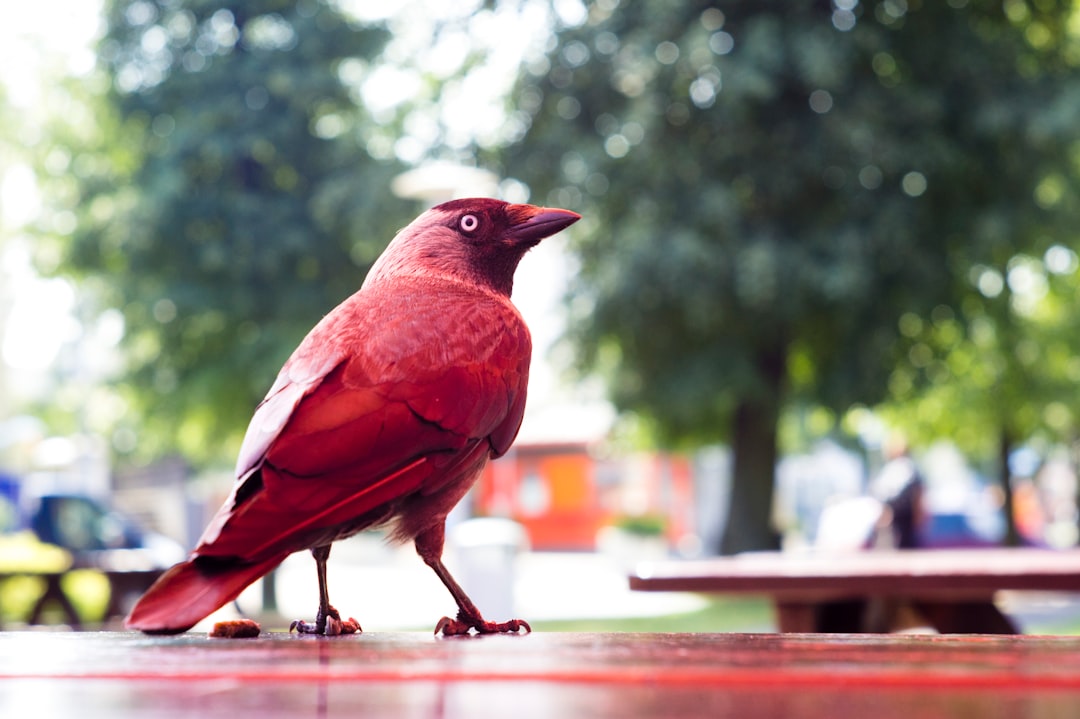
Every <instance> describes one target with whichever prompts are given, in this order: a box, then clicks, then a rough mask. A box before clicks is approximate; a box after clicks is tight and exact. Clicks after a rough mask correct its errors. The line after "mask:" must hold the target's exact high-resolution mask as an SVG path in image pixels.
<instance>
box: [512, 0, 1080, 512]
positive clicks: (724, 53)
mask: <svg viewBox="0 0 1080 719" xmlns="http://www.w3.org/2000/svg"><path fill="white" fill-rule="evenodd" d="M849 6H850V7H849ZM1070 13H1071V3H1055V2H1045V3H1043V2H1041V3H1036V4H1034V5H1028V4H1026V3H1023V2H1013V1H1010V2H1006V3H1004V4H1002V3H1000V2H998V1H997V0H993V1H991V0H985V1H983V0H971V1H970V2H968V1H964V0H956V1H954V2H948V3H946V2H920V1H918V0H909V1H908V2H897V1H896V0H883V1H881V2H873V1H871V2H861V3H850V4H849V3H835V4H834V3H828V2H821V1H820V0H800V1H797V2H789V1H786V2H754V3H739V2H721V3H714V4H709V3H702V2H691V1H689V0H684V1H682V2H677V3H671V2H665V3H659V2H641V3H622V4H620V3H618V2H612V1H608V2H603V3H597V4H595V5H593V6H592V7H591V8H590V13H589V17H588V20H587V21H586V22H585V23H584V24H583V25H581V26H580V27H572V28H566V29H564V30H563V31H562V32H560V33H559V37H558V43H557V44H556V45H555V46H554V48H553V50H552V51H551V52H550V53H549V55H548V56H547V57H546V58H544V59H542V60H538V61H537V62H536V63H534V65H533V67H532V68H531V69H532V73H531V74H530V75H529V76H527V77H526V78H525V79H524V80H523V81H522V82H521V84H520V87H519V90H518V94H517V102H518V105H519V106H520V107H521V108H522V109H523V110H525V111H527V112H528V113H530V114H531V116H532V123H531V127H530V128H529V130H528V132H527V134H526V135H525V137H524V139H523V141H522V142H521V143H520V145H518V146H517V147H516V149H514V150H512V151H511V152H510V153H509V154H508V156H507V160H506V166H507V171H508V172H509V173H510V174H514V175H517V176H519V177H521V178H522V179H523V180H525V181H526V182H528V183H529V184H530V186H531V187H533V189H534V190H535V191H536V192H537V193H538V194H539V195H540V199H541V200H543V201H546V202H549V203H551V204H557V205H565V206H571V207H575V208H577V209H580V210H581V212H582V214H584V215H585V217H586V218H587V219H586V221H583V222H582V223H581V224H582V227H581V230H580V231H579V232H578V233H577V235H576V237H577V238H578V245H577V246H576V247H575V249H576V251H577V254H578V256H579V257H580V261H581V274H580V277H579V281H578V284H577V286H575V287H574V288H573V290H572V294H573V298H572V303H571V304H572V307H573V309H574V316H573V318H572V320H573V327H572V332H573V336H574V339H575V340H576V343H577V345H578V347H579V348H580V355H579V360H580V364H581V365H582V366H583V367H587V368H597V369H599V370H600V371H602V372H603V373H604V374H605V375H606V377H607V378H608V382H609V387H610V391H611V395H612V397H613V399H614V400H615V402H616V403H617V405H618V406H619V407H620V408H622V409H624V410H631V411H634V412H637V413H640V414H644V415H647V416H650V417H653V418H655V420H656V426H658V427H659V428H660V430H661V432H662V433H663V435H664V436H665V437H666V438H667V440H668V441H678V440H686V439H687V438H689V439H692V440H694V441H699V442H709V441H717V440H723V439H725V438H727V439H732V440H733V441H734V442H735V475H736V476H735V491H736V495H738V494H739V492H740V486H745V485H746V484H747V483H757V484H762V483H769V484H771V481H772V477H771V466H772V465H771V463H770V462H769V461H768V448H767V447H766V448H765V450H766V451H765V453H764V454H761V449H762V446H763V445H767V444H768V443H769V442H772V441H774V439H773V437H770V436H769V434H770V433H769V431H768V429H767V426H768V425H769V424H770V423H771V424H775V419H776V417H778V416H779V412H778V408H779V407H781V406H786V405H788V404H790V403H791V402H793V401H797V402H801V403H815V404H820V405H824V406H826V407H828V408H831V409H832V410H834V411H837V412H843V411H844V410H846V409H847V408H848V407H850V406H852V405H853V404H854V403H865V404H870V405H872V404H874V403H877V402H879V401H882V400H884V399H886V398H887V397H888V396H889V395H888V391H889V389H890V384H889V380H890V375H891V374H892V371H893V368H894V367H895V366H896V364H897V362H898V361H900V362H903V361H904V358H905V357H907V356H908V355H909V351H910V349H911V347H912V345H913V344H914V342H913V341H912V340H913V338H912V337H910V336H907V335H905V334H903V333H901V332H900V326H899V322H900V318H901V317H906V316H909V315H910V316H914V317H916V318H930V317H932V316H933V314H934V313H935V312H937V313H941V312H948V313H951V317H952V318H953V319H954V320H955V321H956V322H958V323H960V324H959V325H958V327H959V329H958V330H957V331H966V330H965V329H964V327H965V324H964V323H966V322H967V321H968V320H969V319H970V315H969V314H967V313H965V312H963V311H962V310H961V309H960V308H961V307H962V306H963V303H964V302H965V300H967V301H969V302H970V299H971V296H972V286H971V283H970V282H969V281H968V274H969V270H970V269H971V268H972V267H974V266H976V265H979V264H982V265H985V266H988V267H1004V266H1005V265H1006V264H1007V263H1008V262H1009V261H1010V259H1011V258H1012V257H1014V256H1015V255H1016V254H1017V253H1019V252H1021V251H1024V250H1025V249H1026V251H1028V252H1033V253H1036V254H1038V255H1041V253H1042V252H1043V251H1044V250H1045V249H1046V247H1047V246H1048V245H1049V244H1050V243H1051V242H1054V241H1057V242H1071V241H1072V237H1071V236H1068V237H1063V236H1062V233H1063V232H1069V233H1070V234H1071V230H1069V229H1068V228H1071V227H1075V226H1077V219H1078V218H1077V217H1076V216H1075V214H1076V210H1075V207H1076V205H1075V203H1070V202H1069V200H1068V198H1070V197H1071V194H1072V192H1073V191H1074V189H1073V188H1074V184H1075V182H1074V180H1075V175H1074V168H1072V167H1068V166H1066V165H1067V163H1066V162H1065V158H1067V157H1069V156H1070V155H1072V154H1074V150H1075V147H1076V145H1075V142H1076V141H1075V137H1074V136H1075V131H1074V128H1075V107H1076V104H1075V100H1076V98H1077V97H1080V95H1078V94H1077V93H1078V92H1080V84H1078V83H1077V82H1076V81H1075V79H1074V74H1075V73H1074V69H1075V68H1074V66H1075V63H1076V61H1077V59H1078V57H1077V54H1076V48H1075V47H1074V46H1073V45H1070V42H1072V40H1071V36H1070V35H1069V31H1068V26H1069V20H1070ZM1040 188H1042V189H1040ZM1051 238H1054V239H1051ZM939 308H944V310H942V309H939ZM893 379H895V376H893ZM923 379H924V378H923V377H921V376H919V377H913V382H912V388H913V389H915V390H917V389H919V388H921V387H923V386H925V384H924V383H923V381H922V380H923ZM739 408H744V409H747V408H750V409H753V408H756V409H755V410H754V411H753V412H751V413H750V414H742V415H740V414H739ZM740 417H741V419H740ZM750 420H752V421H750ZM751 426H756V428H757V429H752V430H750V431H751V434H750V435H749V436H748V435H746V434H745V433H746V431H747V428H748V427H751ZM740 428H742V429H741V430H740ZM740 431H743V433H744V434H743V435H742V436H741V437H740ZM740 440H741V441H746V442H748V445H746V446H742V447H740ZM748 453H755V458H754V460H753V461H752V462H750V464H753V465H755V467H756V468H755V469H753V470H744V471H743V473H741V471H740V454H742V455H744V456H746V455H747V454H748ZM746 471H749V474H752V475H754V476H748V475H747V474H745V472H746ZM769 498H770V495H769V493H767V492H758V493H756V494H754V497H753V500H752V501H753V502H754V506H753V507H743V508H741V509H742V510H745V511H747V512H749V513H750V514H751V515H753V516H754V517H755V518H756V520H755V521H757V522H759V523H764V522H766V521H767V517H768V502H769ZM738 499H739V498H738V496H736V502H735V504H738Z"/></svg>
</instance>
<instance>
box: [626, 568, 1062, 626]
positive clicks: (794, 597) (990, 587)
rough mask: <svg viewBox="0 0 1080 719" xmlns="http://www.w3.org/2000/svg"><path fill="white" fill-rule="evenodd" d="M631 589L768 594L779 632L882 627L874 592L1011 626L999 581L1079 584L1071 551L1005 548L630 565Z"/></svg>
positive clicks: (945, 618) (952, 622)
mask: <svg viewBox="0 0 1080 719" xmlns="http://www.w3.org/2000/svg"><path fill="white" fill-rule="evenodd" d="M630 587H631V589H636V590H642V591H685V592H714V593H728V594H758V595H766V596H769V597H771V599H772V601H773V603H774V605H775V607H776V613H777V624H778V626H779V629H780V631H781V632H815V631H824V632H833V631H841V632H850V631H889V630H890V629H892V628H894V627H892V626H891V623H890V622H889V621H888V617H889V616H891V615H890V614H889V613H888V612H886V621H884V622H870V624H869V625H867V621H868V617H867V614H866V608H867V607H868V606H870V603H871V602H873V601H875V600H882V601H885V602H886V603H889V604H890V605H891V606H893V607H895V606H896V604H897V603H906V604H908V605H910V606H911V607H912V608H914V610H915V611H916V612H917V613H918V614H919V615H921V616H922V617H923V618H924V619H925V620H926V621H928V622H929V623H930V625H931V626H932V627H933V628H934V629H936V630H937V631H938V632H940V633H942V634H954V633H987V634H1015V633H1019V629H1018V627H1017V626H1016V624H1015V623H1014V622H1013V621H1012V619H1011V618H1009V617H1008V616H1006V615H1005V614H1004V613H1002V612H1001V611H1000V610H999V609H998V608H997V606H996V605H995V604H994V596H995V594H996V593H997V592H1000V591H1003V590H1015V591H1056V592H1080V551H1077V550H1063V551H1056V550H1044V549H1028V548H1009V549H1005V548H1002V549H953V550H895V551H864V552H846V553H817V552H807V553H799V552H791V553H785V552H750V553H746V554H740V555H735V556H731V557H718V558H715V559H706V560H700V561H665V562H658V563H647V564H643V565H641V566H639V567H638V568H637V569H636V570H635V572H634V573H633V574H632V575H631V576H630Z"/></svg>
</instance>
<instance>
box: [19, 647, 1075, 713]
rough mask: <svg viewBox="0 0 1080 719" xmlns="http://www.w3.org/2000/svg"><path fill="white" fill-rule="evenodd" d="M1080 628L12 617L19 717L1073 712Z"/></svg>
mask: <svg viewBox="0 0 1080 719" xmlns="http://www.w3.org/2000/svg"><path fill="white" fill-rule="evenodd" d="M1078 710H1080V638H1076V637H1032V636H1026V637H1000V636H993V637H991V636H979V635H967V636H949V637H945V636H925V635H829V636H826V635H813V634H805V635H777V634H585V633H582V634H548V633H535V634H532V635H528V636H494V637H479V638H477V637H473V638H454V639H442V638H434V637H431V636H430V635H427V634H377V633H373V634H365V635H360V636H351V637H336V638H331V639H327V638H318V637H300V636H297V635H291V636H290V635H287V634H277V633H274V634H264V635H263V636H262V637H260V638H258V639H249V640H243V639H234V640H222V639H209V638H207V637H206V636H205V635H195V634H189V635H182V636H179V637H171V638H150V637H143V636H140V635H136V634H128V633H78V632H75V633H58V632H21V633H20V632H8V633H0V716H3V717H22V716H35V717H51V716H58V717H62V716H72V717H76V716H77V717H80V719H84V718H93V717H110V718H117V717H188V716H192V717H195V716H197V717H210V718H213V717H237V716H241V715H242V716H247V715H251V716H259V717H269V718H275V717H298V716H299V717H308V716H310V717H338V716H364V717H428V716H430V717H513V718H515V719H517V718H526V717H559V718H562V717H575V716H582V717H586V716H587V717H607V716H610V717H696V716H713V717H726V716H731V717H739V718H740V719H743V718H746V717H750V718H753V717H785V718H787V719H800V718H802V717H860V716H873V717H874V719H891V718H892V717H896V718H897V719H899V718H900V717H903V718H904V719H911V717H919V719H934V718H935V717H954V716H972V717H975V716H977V717H980V719H984V718H987V717H989V718H996V717H1002V718H1003V719H1004V718H1006V717H1008V718H1009V719H1015V718H1016V717H1046V718H1048V719H1056V718H1057V717H1072V716H1075V715H1076V714H1075V712H1076V711H1078Z"/></svg>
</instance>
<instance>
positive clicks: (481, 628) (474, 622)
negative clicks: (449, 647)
mask: <svg viewBox="0 0 1080 719" xmlns="http://www.w3.org/2000/svg"><path fill="white" fill-rule="evenodd" d="M471 629H475V630H476V633H477V634H518V633H519V632H520V631H521V630H522V629H524V630H525V633H526V634H529V633H530V632H532V627H530V626H529V623H528V622H526V621H525V620H524V619H511V620H510V621H508V622H488V621H485V620H483V619H480V618H476V619H471V618H468V617H462V615H461V614H458V618H457V619H451V618H450V617H443V618H442V619H440V620H439V623H438V624H436V625H435V634H440V633H441V634H442V635H443V636H444V637H460V636H464V635H466V634H468V633H469V630H471Z"/></svg>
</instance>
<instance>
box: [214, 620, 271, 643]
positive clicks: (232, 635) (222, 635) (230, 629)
mask: <svg viewBox="0 0 1080 719" xmlns="http://www.w3.org/2000/svg"><path fill="white" fill-rule="evenodd" d="M261 631H262V627H260V626H259V623H258V622H256V621H254V620H252V619H233V620H230V621H227V622H217V623H215V624H214V628H213V629H211V630H210V636H211V637H215V638H219V639H251V638H253V637H257V636H259V632H261Z"/></svg>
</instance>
